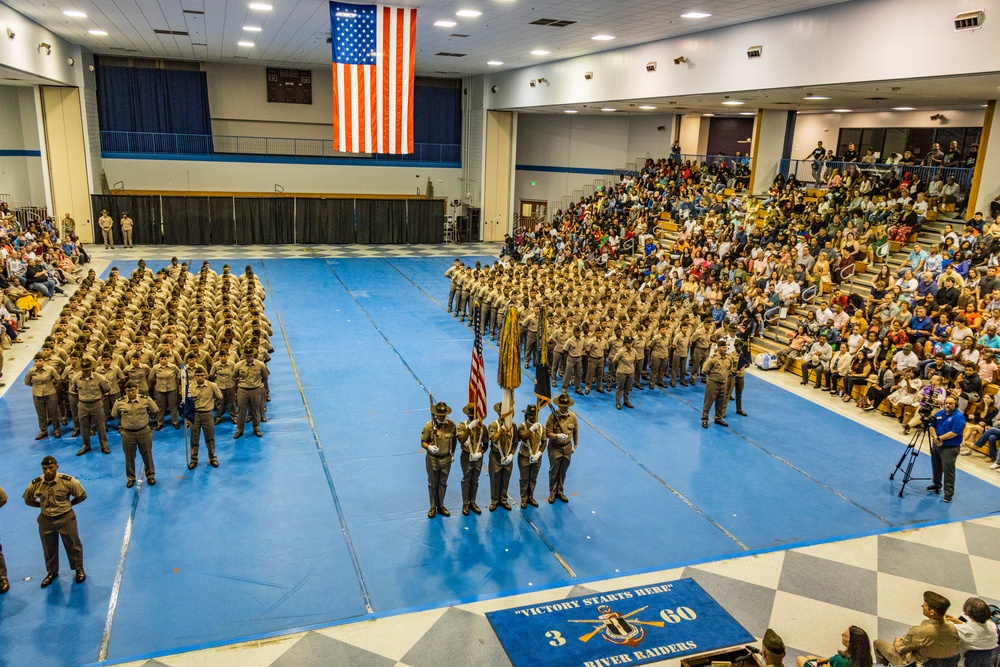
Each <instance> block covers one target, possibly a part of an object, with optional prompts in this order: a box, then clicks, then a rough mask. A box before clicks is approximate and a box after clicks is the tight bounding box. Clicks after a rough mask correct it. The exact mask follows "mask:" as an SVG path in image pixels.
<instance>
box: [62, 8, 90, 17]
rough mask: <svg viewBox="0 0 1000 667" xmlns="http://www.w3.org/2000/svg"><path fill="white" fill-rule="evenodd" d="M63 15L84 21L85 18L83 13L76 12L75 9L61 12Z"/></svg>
mask: <svg viewBox="0 0 1000 667" xmlns="http://www.w3.org/2000/svg"><path fill="white" fill-rule="evenodd" d="M63 14H65V15H66V16H72V17H73V18H75V19H85V18H87V15H86V14H84V13H83V12H80V11H77V10H75V9H67V10H66V11H64V12H63Z"/></svg>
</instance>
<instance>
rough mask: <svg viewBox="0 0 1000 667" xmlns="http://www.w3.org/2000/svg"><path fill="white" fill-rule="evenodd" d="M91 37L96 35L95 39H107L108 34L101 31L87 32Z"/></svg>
mask: <svg viewBox="0 0 1000 667" xmlns="http://www.w3.org/2000/svg"><path fill="white" fill-rule="evenodd" d="M87 32H89V33H90V34H91V35H96V36H97V37H107V36H108V33H106V32H105V31H103V30H88V31H87Z"/></svg>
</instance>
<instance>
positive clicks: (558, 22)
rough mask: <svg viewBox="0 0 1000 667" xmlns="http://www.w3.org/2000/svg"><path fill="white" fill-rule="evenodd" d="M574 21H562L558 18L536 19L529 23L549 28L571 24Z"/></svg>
mask: <svg viewBox="0 0 1000 667" xmlns="http://www.w3.org/2000/svg"><path fill="white" fill-rule="evenodd" d="M574 23H576V21H563V20H559V19H538V20H537V21H532V22H531V23H530V24H529V25H547V26H549V27H551V28H565V27H566V26H568V25H573V24H574Z"/></svg>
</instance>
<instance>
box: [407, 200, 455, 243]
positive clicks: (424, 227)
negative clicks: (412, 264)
mask: <svg viewBox="0 0 1000 667" xmlns="http://www.w3.org/2000/svg"><path fill="white" fill-rule="evenodd" d="M444 207H445V201H444V200H443V199H408V200H407V201H406V242H407V243H444V215H445V208H444Z"/></svg>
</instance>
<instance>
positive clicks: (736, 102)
mask: <svg viewBox="0 0 1000 667" xmlns="http://www.w3.org/2000/svg"><path fill="white" fill-rule="evenodd" d="M723 104H725V105H726V106H727V107H738V106H743V102H740V101H739V100H726V101H725V102H723Z"/></svg>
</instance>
